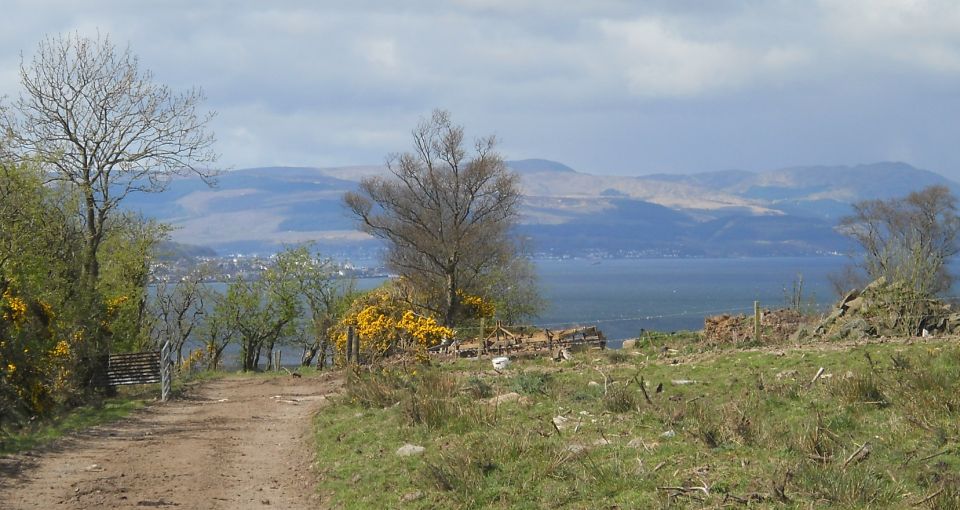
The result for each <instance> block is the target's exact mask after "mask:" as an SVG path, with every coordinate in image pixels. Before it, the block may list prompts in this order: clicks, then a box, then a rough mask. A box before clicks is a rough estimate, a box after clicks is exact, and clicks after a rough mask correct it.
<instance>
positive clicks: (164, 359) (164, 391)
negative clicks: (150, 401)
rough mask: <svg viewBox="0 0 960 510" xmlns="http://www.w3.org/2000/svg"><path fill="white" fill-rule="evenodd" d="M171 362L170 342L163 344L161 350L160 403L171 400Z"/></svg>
mask: <svg viewBox="0 0 960 510" xmlns="http://www.w3.org/2000/svg"><path fill="white" fill-rule="evenodd" d="M171 364H172V363H171V362H170V341H169V340H167V341H166V342H164V343H163V348H161V349H160V401H161V402H166V401H167V400H168V399H169V398H170V378H171V377H170V376H171V375H172V370H171V368H172V367H171Z"/></svg>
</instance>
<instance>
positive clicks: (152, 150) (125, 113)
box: [2, 34, 217, 281]
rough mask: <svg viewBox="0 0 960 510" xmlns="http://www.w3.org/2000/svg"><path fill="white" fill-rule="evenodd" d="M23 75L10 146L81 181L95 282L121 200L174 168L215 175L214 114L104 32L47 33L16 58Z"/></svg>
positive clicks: (9, 124) (162, 182)
mask: <svg viewBox="0 0 960 510" xmlns="http://www.w3.org/2000/svg"><path fill="white" fill-rule="evenodd" d="M20 81H21V83H22V85H23V91H22V93H21V95H20V97H19V98H18V99H17V100H16V101H15V102H14V103H13V108H10V109H7V111H6V112H5V114H4V115H3V121H2V122H3V128H4V131H5V132H6V133H5V134H6V136H7V138H8V139H9V142H8V143H9V147H8V148H9V150H10V151H11V152H13V153H14V154H15V155H16V156H17V157H19V158H21V159H28V160H29V159H33V160H39V161H40V162H41V164H43V165H45V166H46V167H47V168H48V170H49V178H50V179H51V180H54V181H61V182H65V183H69V184H71V185H74V186H76V187H77V189H78V191H79V192H80V194H81V196H82V219H83V223H84V227H85V229H86V242H85V244H86V246H85V254H84V271H85V275H86V276H87V277H88V278H90V279H91V280H92V281H96V279H97V278H98V276H99V273H100V267H99V262H98V258H97V255H98V251H99V249H100V244H101V242H102V241H103V239H104V232H105V228H106V224H107V220H108V218H109V217H110V215H111V213H112V212H113V211H114V210H115V209H116V208H117V205H118V204H119V203H120V202H121V201H122V200H123V199H124V197H126V196H127V195H128V194H130V193H133V192H155V191H160V190H162V189H164V187H165V186H166V184H167V183H168V182H169V180H170V179H171V178H172V177H173V176H174V175H178V174H186V173H196V174H199V175H200V176H201V177H203V178H204V179H209V178H212V173H211V172H210V170H209V169H208V168H207V167H208V166H209V165H210V164H212V163H213V162H214V161H215V160H216V159H217V154H216V153H215V152H214V151H213V150H212V146H213V143H214V138H213V135H212V134H211V133H210V132H209V131H208V130H207V126H208V123H209V121H210V119H211V118H212V115H213V114H212V113H206V114H198V112H197V109H198V107H199V105H200V103H201V102H202V101H203V99H204V96H203V93H202V92H201V91H200V90H199V89H191V90H188V91H186V92H183V93H177V92H174V91H172V90H171V89H170V88H169V87H167V86H165V85H159V84H157V83H155V82H154V80H153V75H152V74H151V73H150V72H149V71H146V70H142V69H141V68H140V63H139V61H138V59H137V57H136V56H134V55H133V54H132V53H131V51H130V49H129V48H127V49H125V50H118V49H117V48H116V47H114V45H113V44H112V43H111V42H110V40H109V38H107V37H100V36H98V37H96V38H88V37H83V36H80V35H79V34H71V35H61V36H55V37H49V38H47V39H45V40H44V41H42V42H41V43H40V45H39V48H38V49H37V52H36V54H35V55H34V56H33V59H32V60H30V61H29V62H26V61H22V62H21V65H20Z"/></svg>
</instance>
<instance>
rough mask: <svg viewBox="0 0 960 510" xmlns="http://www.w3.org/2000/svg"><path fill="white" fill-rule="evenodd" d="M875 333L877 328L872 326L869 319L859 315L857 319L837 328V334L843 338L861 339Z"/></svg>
mask: <svg viewBox="0 0 960 510" xmlns="http://www.w3.org/2000/svg"><path fill="white" fill-rule="evenodd" d="M875 333H876V329H875V328H873V327H872V326H870V324H869V323H867V321H865V320H863V319H862V318H860V317H857V318H856V319H853V320H850V321H847V322H845V323H844V324H843V325H841V326H840V328H839V329H838V330H837V333H836V336H837V337H838V338H839V339H841V340H847V339H851V340H859V339H861V338H864V337H866V336H872V335H873V334H875Z"/></svg>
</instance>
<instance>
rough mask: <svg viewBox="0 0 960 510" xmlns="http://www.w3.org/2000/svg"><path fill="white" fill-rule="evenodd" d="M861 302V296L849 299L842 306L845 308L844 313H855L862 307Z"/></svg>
mask: <svg viewBox="0 0 960 510" xmlns="http://www.w3.org/2000/svg"><path fill="white" fill-rule="evenodd" d="M863 304H864V301H863V297H858V298H856V299H852V300H850V301H849V302H847V303H846V304H845V305H843V306H844V307H845V308H846V313H857V312H859V311H860V309H861V308H863Z"/></svg>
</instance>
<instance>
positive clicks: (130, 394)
mask: <svg viewBox="0 0 960 510" xmlns="http://www.w3.org/2000/svg"><path fill="white" fill-rule="evenodd" d="M156 386H157V385H150V386H149V388H150V389H149V390H147V389H145V387H135V388H121V390H120V392H119V395H118V396H116V397H111V398H107V399H104V400H102V401H100V402H96V403H93V404H89V405H84V406H80V407H75V408H73V409H70V410H68V411H65V412H64V413H62V414H60V415H58V416H55V417H53V418H50V419H47V420H44V421H41V422H37V423H30V424H27V425H25V426H24V427H23V428H22V429H21V430H19V431H16V432H13V433H11V434H9V435H7V436H3V437H0V453H16V452H21V451H26V450H31V449H34V448H37V447H40V446H43V445H45V444H48V443H50V442H52V441H54V440H56V439H59V438H61V437H63V436H64V435H66V434H69V433H71V432H75V431H78V430H83V429H86V428H90V427H94V426H97V425H102V424H104V423H109V422H112V421H116V420H119V419H122V418H125V417H126V416H128V415H129V414H130V413H132V412H133V411H135V410H137V409H140V408H142V407H144V406H145V405H146V403H147V401H148V400H150V399H152V398H153V397H155V396H157V395H158V394H159V390H158V389H155V387H156Z"/></svg>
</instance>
